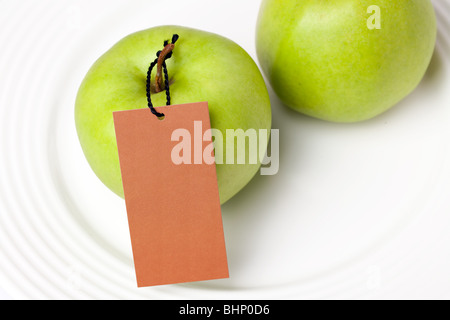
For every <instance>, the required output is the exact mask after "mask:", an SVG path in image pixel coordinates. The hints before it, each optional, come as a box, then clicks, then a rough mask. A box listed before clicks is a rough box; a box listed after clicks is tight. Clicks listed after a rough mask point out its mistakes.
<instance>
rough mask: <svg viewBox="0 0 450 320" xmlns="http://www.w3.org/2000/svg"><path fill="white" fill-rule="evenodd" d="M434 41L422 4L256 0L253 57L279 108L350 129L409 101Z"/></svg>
mask: <svg viewBox="0 0 450 320" xmlns="http://www.w3.org/2000/svg"><path fill="white" fill-rule="evenodd" d="M435 41H436V17H435V13H434V9H433V6H432V4H431V2H430V1H429V0H400V1H393V0H337V1H331V0H320V1H319V0H283V1H278V0H263V2H262V6H261V9H260V14H259V18H258V24H257V54H258V59H259V62H260V64H261V67H262V69H263V72H264V74H265V75H266V76H267V78H268V80H269V81H270V83H271V85H272V87H273V89H274V90H275V92H276V93H277V95H278V96H279V97H280V99H281V100H282V101H283V103H284V104H286V105H287V106H289V107H291V108H292V109H294V110H297V111H299V112H301V113H304V114H306V115H309V116H312V117H316V118H320V119H324V120H328V121H333V122H356V121H362V120H366V119H370V118H372V117H375V116H377V115H379V114H381V113H382V112H384V111H386V110H388V109H389V108H391V107H392V106H394V105H395V104H397V103H398V102H399V101H400V100H402V99H403V98H404V97H406V96H407V95H408V94H409V93H411V92H412V91H413V90H414V89H415V88H416V87H417V85H418V84H419V82H420V81H421V79H422V78H423V76H424V74H425V72H426V70H427V67H428V65H429V63H430V60H431V57H432V54H433V51H434V46H435Z"/></svg>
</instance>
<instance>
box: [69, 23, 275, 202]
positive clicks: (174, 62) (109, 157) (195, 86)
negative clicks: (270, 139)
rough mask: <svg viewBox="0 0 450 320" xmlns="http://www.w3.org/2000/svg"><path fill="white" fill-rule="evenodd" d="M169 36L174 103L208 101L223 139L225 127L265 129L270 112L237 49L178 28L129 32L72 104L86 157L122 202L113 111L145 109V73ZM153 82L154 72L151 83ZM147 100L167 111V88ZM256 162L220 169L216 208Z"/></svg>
mask: <svg viewBox="0 0 450 320" xmlns="http://www.w3.org/2000/svg"><path fill="white" fill-rule="evenodd" d="M174 34H178V35H179V36H180V38H179V40H178V41H177V43H176V45H175V49H174V52H173V56H172V58H171V59H169V60H167V69H168V72H169V78H170V93H171V99H172V100H171V102H172V104H184V103H191V102H201V101H208V103H209V111H210V118H211V127H212V128H214V129H218V130H220V131H221V132H223V134H224V135H225V132H226V130H227V129H235V130H237V129H242V130H244V131H245V130H248V129H255V130H261V129H265V130H268V131H270V127H271V120H272V114H271V107H270V100H269V95H268V92H267V88H266V85H265V82H264V79H263V77H262V74H261V72H260V70H259V69H258V67H257V65H256V63H255V62H254V61H253V59H252V58H251V57H250V56H249V55H248V54H247V53H246V52H245V51H244V49H242V48H241V47H240V46H239V45H237V44H236V43H234V42H233V41H231V40H229V39H226V38H224V37H222V36H219V35H216V34H213V33H208V32H204V31H200V30H195V29H190V28H186V27H179V26H161V27H156V28H151V29H148V30H144V31H140V32H137V33H134V34H131V35H129V36H127V37H125V38H124V39H122V40H121V41H119V42H118V43H117V44H116V45H114V46H113V47H112V48H111V49H110V50H109V51H107V52H106V53H105V54H104V55H103V56H102V57H100V58H99V59H98V60H97V61H96V62H95V64H94V65H93V66H92V67H91V69H90V70H89V72H88V73H87V75H86V77H85V79H84V80H83V82H82V84H81V86H80V88H79V92H78V95H77V99H76V105H75V122H76V128H77V132H78V137H79V140H80V143H81V146H82V149H83V152H84V154H85V156H86V158H87V160H88V162H89V164H90V166H91V168H92V169H93V171H94V172H95V173H96V175H97V176H98V177H99V178H100V180H101V181H102V182H103V183H104V184H105V185H106V186H107V187H109V188H110V189H111V190H112V191H113V192H115V193H116V194H118V195H119V196H121V197H123V196H124V194H123V186H122V179H121V171H120V165H119V158H118V151H117V144H116V138H115V130H114V123H113V112H114V111H120V110H131V109H139V108H147V97H146V80H147V71H148V68H149V66H150V63H151V62H152V61H153V60H155V57H156V56H155V55H156V53H157V52H158V51H159V50H162V48H163V43H164V40H170V39H171V38H172V35H174ZM155 69H156V68H155ZM154 73H155V71H154ZM154 79H155V74H153V77H152V81H153V82H154ZM152 102H153V105H154V106H155V107H158V106H164V105H165V104H166V94H165V91H162V92H159V93H155V94H152ZM168 143H170V141H169V142H168ZM246 151H247V152H248V144H247V150H246ZM224 153H226V151H224ZM224 157H225V156H224ZM260 164H261V162H260V161H258V163H257V164H254V163H253V164H251V163H246V164H226V163H224V164H218V165H217V166H216V168H217V179H218V184H219V193H220V200H221V203H225V202H226V201H227V200H229V199H230V198H231V197H233V196H234V195H235V194H236V193H238V192H239V191H240V190H241V189H242V188H243V187H244V186H245V185H246V184H247V183H248V182H249V181H250V180H251V179H252V178H253V176H254V175H255V174H256V173H257V171H258V169H259V168H260ZM150 178H151V177H150Z"/></svg>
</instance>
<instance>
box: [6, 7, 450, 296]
mask: <svg viewBox="0 0 450 320" xmlns="http://www.w3.org/2000/svg"><path fill="white" fill-rule="evenodd" d="M433 3H434V5H435V7H436V11H437V16H438V21H439V35H438V44H437V47H436V51H435V54H434V56H433V60H432V62H431V65H430V68H429V70H428V72H427V74H426V76H425V78H424V80H423V81H422V83H421V84H420V86H419V87H418V88H417V90H415V91H414V92H413V93H412V94H411V95H410V96H409V97H407V98H406V99H405V100H404V101H402V102H401V103H400V104H399V105H398V106H396V107H395V108H393V109H392V110H391V111H389V112H387V113H385V114H383V115H381V116H379V117H377V118H376V119H373V120H370V121H368V122H364V123H360V124H353V125H338V124H331V123H326V122H322V121H319V120H314V119H311V118H308V117H305V116H302V115H300V114H297V113H295V112H293V111H291V110H289V109H288V108H286V107H284V106H283V105H282V104H281V103H280V101H279V100H278V98H277V97H276V96H275V94H273V91H272V90H271V89H270V87H269V91H270V94H271V99H272V104H273V118H274V123H273V127H274V128H275V129H280V171H279V173H278V174H277V175H275V176H256V177H255V179H254V180H252V181H251V183H250V184H249V185H248V186H247V187H246V188H245V189H244V190H243V191H242V192H241V193H239V194H238V195H237V196H236V197H235V198H233V199H232V200H231V201H229V202H228V203H227V204H225V205H224V206H223V219H224V228H225V233H226V235H225V236H226V241H227V250H228V255H229V264H230V266H229V267H230V274H231V278H230V279H227V280H218V281H209V282H202V283H192V284H184V285H173V286H164V287H155V288H144V289H137V288H136V283H135V277H134V269H133V262H132V256H131V246H130V240H129V232H128V223H127V218H126V210H125V204H124V202H123V200H121V199H119V198H118V197H117V196H115V195H114V194H112V193H111V192H110V191H109V190H108V189H106V188H105V187H104V186H103V184H101V182H100V181H98V179H97V178H96V176H95V175H94V174H93V172H92V171H91V169H90V168H89V166H88V164H87V162H86V160H85V158H84V156H83V154H82V151H81V148H80V146H79V142H78V139H77V135H76V131H75V125H74V119H73V107H74V100H75V96H76V93H77V90H78V86H79V84H80V82H81V80H82V79H83V77H84V75H85V73H86V72H87V70H88V69H89V67H90V66H91V64H92V63H93V62H94V61H95V60H96V59H97V58H98V57H99V56H100V55H101V54H102V53H104V52H105V51H106V50H108V49H109V48H110V47H111V46H112V45H113V44H114V43H115V42H117V41H118V40H119V39H121V38H122V37H124V36H126V35H127V34H129V33H132V32H134V31H137V30H141V29H146V28H149V27H152V26H157V25H163V24H178V25H185V26H190V27H194V28H199V29H203V30H207V31H211V32H215V33H218V34H221V35H224V36H226V37H228V38H230V39H232V40H234V41H236V42H237V43H238V44H239V45H241V46H242V47H243V48H244V49H246V50H247V51H248V52H249V54H250V55H251V56H252V57H253V58H254V59H255V60H256V53H255V47H254V32H255V24H256V18H257V13H258V9H259V4H260V1H259V0H247V1H237V0H227V1H225V0H220V1H208V0H193V1H189V2H188V1H182V0H166V1H143V0H142V1H141V0H133V1H126V2H124V1H119V0H110V1H101V0H89V1H87V0H77V1H74V0H70V1H69V0H68V1H57V0H41V1H39V2H37V1H34V0H22V1H0V26H1V28H0V48H2V49H1V51H0V70H1V72H0V150H1V151H2V152H1V153H0V287H1V288H3V290H5V291H6V292H8V294H9V295H10V296H12V297H14V298H33V299H36V298H37V299H179V298H181V299H182V298H187V299H202V298H206V299H211V298H212V299H245V298H249V299H264V298H267V299H276V298H295V299H300V298H307V299H315V298H322V299H323V298H325V299H327V298H332V299H339V298H344V299H372V298H374V299H377V298H382V299H386V298H387V299H389V298H450V277H449V276H448V270H450V250H449V249H450V233H449V232H448V230H449V228H450V198H449V196H448V195H449V194H450V159H449V147H450V111H449V110H450V91H449V90H448V88H449V87H450V73H449V67H450V24H449V22H448V21H449V20H450V2H449V1H448V0H436V1H433Z"/></svg>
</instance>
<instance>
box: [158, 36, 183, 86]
mask: <svg viewBox="0 0 450 320" xmlns="http://www.w3.org/2000/svg"><path fill="white" fill-rule="evenodd" d="M178 38H179V37H178V35H174V36H173V38H172V43H168V41H165V42H164V49H163V50H161V51H160V52H158V62H157V65H156V76H155V92H156V93H158V92H161V91H163V90H164V87H163V82H162V70H163V66H164V64H165V63H166V60H167V59H170V58H171V57H172V52H173V49H174V48H175V42H177V40H178ZM164 69H165V70H166V68H164ZM166 82H168V79H166Z"/></svg>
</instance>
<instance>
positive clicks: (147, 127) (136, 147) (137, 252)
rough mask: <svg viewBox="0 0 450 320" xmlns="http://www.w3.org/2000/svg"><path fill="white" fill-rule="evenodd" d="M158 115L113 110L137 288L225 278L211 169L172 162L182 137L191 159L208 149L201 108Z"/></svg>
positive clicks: (180, 108) (207, 124)
mask: <svg viewBox="0 0 450 320" xmlns="http://www.w3.org/2000/svg"><path fill="white" fill-rule="evenodd" d="M158 111H159V112H162V113H164V114H165V119H164V120H159V119H158V118H157V117H156V116H154V115H153V114H152V113H151V112H150V110H149V109H138V110H130V111H119V112H114V125H115V130H116V138H117V145H118V150H119V159H120V167H121V172H122V180H123V188H124V192H125V202H126V208H127V214H128V222H129V228H130V236H131V244H132V249H133V258H134V264H135V270H136V278H137V283H138V287H146V286H154V285H164V284H174V283H183V282H193V281H203V280H212V279H220V278H228V277H229V274H228V263H227V255H226V248H225V239H224V232H223V224H222V215H221V207H220V199H219V190H218V185H217V175H216V167H215V164H214V163H212V164H207V163H205V162H204V161H202V162H201V164H199V163H198V161H197V162H195V161H191V162H190V163H191V164H186V163H184V162H183V163H181V164H180V163H179V161H173V159H172V157H173V153H174V148H175V149H176V146H177V145H179V144H180V141H181V137H184V139H186V137H189V136H190V137H191V138H192V140H191V141H182V142H183V143H186V144H185V145H186V146H191V147H192V150H189V152H190V154H191V155H192V159H193V158H194V153H195V152H197V151H200V152H201V150H205V148H206V147H208V146H209V148H210V147H211V143H212V142H211V135H210V134H205V132H206V131H208V130H209V129H210V127H211V125H210V118H209V110H208V103H207V102H200V103H192V104H184V105H173V106H169V107H161V108H158ZM199 124H201V128H202V132H198V128H199V127H200V126H199ZM177 133H178V134H177ZM179 133H183V135H180V134H179ZM199 134H200V135H201V137H200V138H199V137H198V135H199ZM174 136H176V137H178V138H177V139H173V138H174ZM195 139H196V140H195ZM199 139H200V140H199ZM173 140H174V141H173ZM200 146H201V150H199V148H200ZM196 148H197V149H198V150H194V149H196ZM181 152H186V150H184V151H181ZM175 154H176V152H175ZM183 156H186V154H185V155H183Z"/></svg>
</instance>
